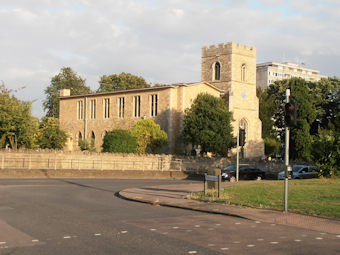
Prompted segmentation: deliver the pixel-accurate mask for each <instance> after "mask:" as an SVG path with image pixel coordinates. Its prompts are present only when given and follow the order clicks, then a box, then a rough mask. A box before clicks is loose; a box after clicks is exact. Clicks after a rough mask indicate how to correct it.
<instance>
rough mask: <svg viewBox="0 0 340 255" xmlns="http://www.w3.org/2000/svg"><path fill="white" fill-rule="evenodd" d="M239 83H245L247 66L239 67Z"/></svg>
mask: <svg viewBox="0 0 340 255" xmlns="http://www.w3.org/2000/svg"><path fill="white" fill-rule="evenodd" d="M241 81H247V65H246V64H242V66H241Z"/></svg>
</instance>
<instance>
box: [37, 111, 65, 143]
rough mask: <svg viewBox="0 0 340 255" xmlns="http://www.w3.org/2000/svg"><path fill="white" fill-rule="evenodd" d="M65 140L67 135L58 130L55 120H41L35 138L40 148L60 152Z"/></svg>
mask: <svg viewBox="0 0 340 255" xmlns="http://www.w3.org/2000/svg"><path fill="white" fill-rule="evenodd" d="M66 140H67V134H66V132H65V131H63V130H62V129H61V128H60V125H59V120H58V119H57V118H54V117H44V118H42V120H41V122H40V124H39V132H38V137H37V143H38V145H39V146H40V148H42V149H58V150H60V149H62V148H63V147H64V146H65V143H66Z"/></svg>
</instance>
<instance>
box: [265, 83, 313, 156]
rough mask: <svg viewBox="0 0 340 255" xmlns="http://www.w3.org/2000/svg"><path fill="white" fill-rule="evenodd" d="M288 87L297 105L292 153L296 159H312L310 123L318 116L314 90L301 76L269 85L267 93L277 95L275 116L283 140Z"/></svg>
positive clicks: (292, 136) (291, 145) (292, 130)
mask: <svg viewBox="0 0 340 255" xmlns="http://www.w3.org/2000/svg"><path fill="white" fill-rule="evenodd" d="M287 88H289V89H290V91H291V100H292V101H294V102H295V103H296V105H297V126H296V127H293V128H291V137H290V138H291V139H290V148H291V149H290V154H291V157H292V158H294V159H300V160H310V159H311V148H312V136H311V134H310V125H311V124H312V123H313V122H314V120H315V118H316V108H315V105H314V104H313V97H312V94H313V91H312V90H311V89H310V88H309V87H308V86H307V83H306V81H305V80H304V79H301V78H292V79H289V80H281V81H275V83H274V84H272V85H270V86H269V88H268V90H267V93H268V94H269V95H270V96H275V105H278V108H277V109H278V110H277V111H276V113H275V114H274V116H273V118H274V121H275V126H276V128H277V130H278V133H279V134H280V137H281V141H284V127H285V124H284V105H285V103H284V99H285V91H286V89H287Z"/></svg>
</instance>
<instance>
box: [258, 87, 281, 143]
mask: <svg viewBox="0 0 340 255" xmlns="http://www.w3.org/2000/svg"><path fill="white" fill-rule="evenodd" d="M256 92H257V97H258V98H259V105H260V107H259V108H260V109H259V116H260V119H261V121H262V137H263V138H267V137H268V138H275V139H276V137H277V130H276V129H275V128H274V120H273V116H274V115H275V113H276V112H277V110H278V108H279V103H278V101H277V100H276V96H275V95H273V94H269V93H268V90H262V89H261V88H257V90H256Z"/></svg>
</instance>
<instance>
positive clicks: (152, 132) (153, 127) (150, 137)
mask: <svg viewBox="0 0 340 255" xmlns="http://www.w3.org/2000/svg"><path fill="white" fill-rule="evenodd" d="M130 131H131V134H132V135H133V136H134V137H136V139H137V144H138V147H137V152H138V153H145V151H146V149H147V148H150V150H151V151H152V152H153V153H155V152H156V151H157V150H159V149H160V148H162V147H163V146H165V145H166V144H167V142H168V135H167V134H166V133H165V132H164V131H163V130H161V127H160V126H159V125H158V124H156V123H155V122H154V121H153V120H150V119H146V120H140V121H138V122H137V123H136V125H134V126H133V127H132V128H131V130H130Z"/></svg>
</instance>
